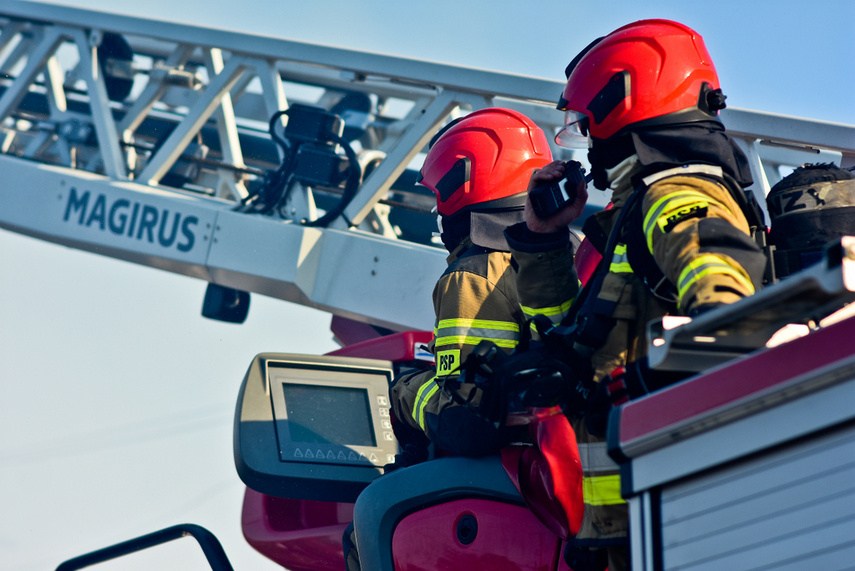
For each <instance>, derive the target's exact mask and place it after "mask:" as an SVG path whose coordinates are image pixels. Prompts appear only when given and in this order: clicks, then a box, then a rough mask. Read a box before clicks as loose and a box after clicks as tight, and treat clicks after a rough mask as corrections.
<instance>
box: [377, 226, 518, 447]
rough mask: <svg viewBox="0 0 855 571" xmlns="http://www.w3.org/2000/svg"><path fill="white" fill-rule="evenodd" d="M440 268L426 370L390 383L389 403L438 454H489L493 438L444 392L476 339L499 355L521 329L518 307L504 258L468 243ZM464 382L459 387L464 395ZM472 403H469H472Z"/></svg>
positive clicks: (483, 424)
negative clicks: (431, 359) (432, 360)
mask: <svg viewBox="0 0 855 571" xmlns="http://www.w3.org/2000/svg"><path fill="white" fill-rule="evenodd" d="M447 261H448V268H447V269H446V271H445V272H444V273H443V275H442V276H441V277H440V278H439V281H438V282H437V284H436V286H435V288H434V291H433V305H434V310H435V312H436V322H435V328H434V340H433V341H432V342H431V345H432V347H431V350H432V352H433V353H434V355H435V356H436V367H435V368H434V369H433V370H427V371H422V372H419V373H414V374H409V375H405V376H402V377H401V378H399V379H396V380H395V382H394V383H393V385H392V389H391V394H392V405H393V408H394V412H395V415H396V417H397V418H398V420H399V421H403V422H406V423H407V424H409V425H410V426H412V427H414V428H418V429H420V430H422V431H423V432H424V433H426V434H427V436H428V438H430V440H431V441H432V442H434V443H435V444H436V445H437V446H438V447H439V448H441V449H442V450H445V451H448V452H452V453H455V454H461V455H466V456H479V455H482V454H487V453H491V452H495V451H496V450H497V449H498V448H499V447H500V446H501V443H500V442H499V441H498V440H497V437H498V436H499V435H498V434H496V433H495V430H494V429H493V428H492V425H491V424H490V423H487V422H486V421H484V420H483V419H481V418H480V417H478V416H477V415H475V414H473V413H472V412H471V411H469V410H468V409H467V408H466V407H464V406H460V405H459V404H458V403H456V402H454V400H453V399H452V396H451V394H450V392H449V391H448V390H446V389H445V388H444V385H445V382H446V380H449V379H456V378H457V377H458V373H459V367H460V365H461V363H463V361H464V360H465V359H466V357H467V355H469V353H470V352H471V351H472V349H474V348H475V346H476V345H477V344H478V343H479V342H480V341H482V340H485V339H486V340H489V341H492V342H493V343H495V344H496V345H497V346H499V347H501V348H502V349H504V350H505V351H507V352H511V351H512V350H513V349H514V348H515V347H516V346H517V344H518V343H519V340H520V332H521V331H522V330H523V328H524V327H527V325H526V322H525V316H524V315H523V312H522V310H521V309H520V306H519V302H518V298H517V290H516V283H515V280H514V274H513V271H512V270H511V269H510V262H511V255H510V253H509V252H502V251H496V250H491V249H487V248H483V247H481V246H477V245H474V244H473V243H472V241H471V240H470V239H469V238H466V239H464V240H463V242H462V243H461V244H460V245H459V246H458V247H457V248H455V249H454V250H453V251H452V252H451V254H450V255H449V256H448V259H447ZM467 385H468V384H464V385H463V386H462V387H461V389H460V394H461V395H462V397H464V398H466V397H468V394H469V393H468V389H469V387H468V386H467ZM477 403H478V399H477V397H476V398H475V399H474V402H473V404H475V405H477Z"/></svg>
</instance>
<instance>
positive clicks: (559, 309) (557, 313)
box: [520, 298, 575, 325]
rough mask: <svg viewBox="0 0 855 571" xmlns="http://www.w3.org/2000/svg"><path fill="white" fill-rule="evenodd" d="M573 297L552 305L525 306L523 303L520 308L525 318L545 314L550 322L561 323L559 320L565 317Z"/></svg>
mask: <svg viewBox="0 0 855 571" xmlns="http://www.w3.org/2000/svg"><path fill="white" fill-rule="evenodd" d="M574 299H575V298H570V299H568V300H567V301H565V302H564V303H562V304H561V305H554V306H552V307H527V306H525V305H522V304H520V309H522V311H523V313H524V314H525V317H526V319H529V320H530V319H533V318H534V317H535V316H537V315H545V316H546V317H548V318H549V320H550V321H552V323H555V324H556V325H557V324H559V323H561V320H562V319H564V318H565V317H567V314H568V312H569V311H570V306H571V305H573V300H574Z"/></svg>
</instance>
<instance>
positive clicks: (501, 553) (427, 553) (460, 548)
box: [392, 499, 561, 571]
mask: <svg viewBox="0 0 855 571" xmlns="http://www.w3.org/2000/svg"><path fill="white" fill-rule="evenodd" d="M464 518H467V519H466V520H465V521H464ZM473 519H474V521H475V522H476V525H477V531H474V532H473V531H471V529H472V528H471V524H470V523H468V522H471V521H472V520H473ZM461 522H463V523H461ZM467 526H468V527H467ZM460 527H463V528H466V529H469V530H470V531H469V533H472V534H473V535H474V537H473V538H472V541H471V542H470V543H468V544H464V542H463V541H461V539H460V536H459V535H458V528H460ZM560 548H561V541H560V540H559V539H558V537H556V536H555V534H554V533H552V532H551V531H549V529H547V528H546V527H545V526H544V525H543V524H542V523H540V522H539V521H538V520H537V518H536V517H535V516H534V514H533V513H532V512H531V511H530V510H529V509H527V508H526V507H524V506H517V505H512V504H506V503H502V502H494V501H490V500H481V499H467V500H456V501H452V502H447V503H444V504H440V505H437V506H432V507H429V508H426V509H423V510H419V511H418V512H415V513H413V514H411V515H409V516H407V517H405V518H404V519H403V520H401V522H400V523H399V524H398V526H397V527H396V528H395V534H394V536H393V538H392V553H393V556H394V561H395V569H396V570H399V571H416V570H421V571H427V570H437V569H443V570H444V571H457V570H460V571H471V570H472V569H490V570H491V571H511V570H522V569H526V570H531V571H551V570H554V569H556V566H557V562H558V559H559V558H560Z"/></svg>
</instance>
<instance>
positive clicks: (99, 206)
mask: <svg viewBox="0 0 855 571" xmlns="http://www.w3.org/2000/svg"><path fill="white" fill-rule="evenodd" d="M106 216H107V197H106V196H104V195H103V194H99V195H98V198H96V199H95V204H94V205H93V206H92V210H90V211H89V218H88V219H87V220H86V225H87V226H92V223H93V222H98V227H99V228H100V229H101V230H103V229H104V224H105V223H106V220H105V217H106Z"/></svg>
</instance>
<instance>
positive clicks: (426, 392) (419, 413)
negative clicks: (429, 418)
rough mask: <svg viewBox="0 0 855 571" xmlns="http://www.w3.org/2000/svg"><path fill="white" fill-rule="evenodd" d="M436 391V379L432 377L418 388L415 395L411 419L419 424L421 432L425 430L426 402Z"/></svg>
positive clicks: (437, 387) (437, 386) (437, 388)
mask: <svg viewBox="0 0 855 571" xmlns="http://www.w3.org/2000/svg"><path fill="white" fill-rule="evenodd" d="M438 390H439V385H438V384H436V377H434V378H432V379H431V380H430V381H428V382H427V383H425V384H423V385H422V386H421V387H419V390H418V392H417V393H416V406H415V410H414V411H413V418H414V419H415V421H416V422H417V423H419V426H420V427H421V428H422V430H425V407H427V404H428V401H429V400H430V398H431V397H432V396H433V395H434V394H435V393H436V391H438Z"/></svg>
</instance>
